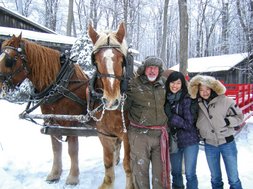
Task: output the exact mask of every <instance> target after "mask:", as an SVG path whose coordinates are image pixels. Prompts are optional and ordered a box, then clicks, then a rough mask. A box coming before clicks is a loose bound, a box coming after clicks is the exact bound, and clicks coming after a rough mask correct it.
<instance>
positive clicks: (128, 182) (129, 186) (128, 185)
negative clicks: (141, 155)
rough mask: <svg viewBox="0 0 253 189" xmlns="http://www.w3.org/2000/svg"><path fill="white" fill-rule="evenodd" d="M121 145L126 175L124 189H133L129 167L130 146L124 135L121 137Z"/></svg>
mask: <svg viewBox="0 0 253 189" xmlns="http://www.w3.org/2000/svg"><path fill="white" fill-rule="evenodd" d="M123 144H124V158H123V167H124V170H125V174H126V189H134V184H133V177H132V170H131V167H130V145H129V141H128V136H127V134H124V136H123Z"/></svg>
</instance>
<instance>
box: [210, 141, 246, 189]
mask: <svg viewBox="0 0 253 189" xmlns="http://www.w3.org/2000/svg"><path fill="white" fill-rule="evenodd" d="M205 153H206V159H207V163H208V166H209V169H210V172H211V184H212V189H223V181H222V173H221V165H220V157H221V156H222V158H223V161H224V164H225V169H226V172H227V177H228V183H229V185H230V189H242V185H241V181H240V179H239V175H238V170H237V148H236V144H235V141H232V142H230V143H226V144H222V145H219V146H218V147H216V146H213V145H209V144H205Z"/></svg>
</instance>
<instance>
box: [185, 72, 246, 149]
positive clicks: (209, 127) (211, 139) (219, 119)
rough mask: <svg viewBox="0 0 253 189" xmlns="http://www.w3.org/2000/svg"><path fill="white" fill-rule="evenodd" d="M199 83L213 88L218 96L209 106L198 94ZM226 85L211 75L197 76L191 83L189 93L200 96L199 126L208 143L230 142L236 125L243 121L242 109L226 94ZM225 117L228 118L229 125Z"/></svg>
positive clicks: (216, 144)
mask: <svg viewBox="0 0 253 189" xmlns="http://www.w3.org/2000/svg"><path fill="white" fill-rule="evenodd" d="M199 85H205V86H207V87H209V88H211V89H212V90H213V91H214V92H215V93H216V94H217V95H218V96H217V97H214V98H213V99H212V100H211V101H210V102H209V103H208V104H207V107H206V106H205V105H204V101H203V99H202V98H200V97H199V96H198V88H199ZM225 91H226V88H225V86H224V85H223V84H222V83H220V82H219V81H218V80H216V79H215V78H213V77H210V76H201V75H198V76H195V77H193V78H192V80H191V81H190V83H189V93H190V94H191V96H192V97H195V98H196V97H198V98H199V108H200V109H199V115H198V120H197V125H196V126H197V128H198V129H199V133H200V135H201V137H202V138H203V139H204V141H205V142H206V143H207V144H211V145H215V146H218V145H221V144H224V143H226V142H229V140H228V139H231V137H232V136H233V135H234V133H235V130H234V127H237V126H239V125H240V124H241V123H242V121H243V114H242V111H241V109H240V108H239V107H238V106H237V105H236V103H235V101H234V100H233V99H231V98H229V97H227V96H225V95H224V94H225ZM225 118H226V119H228V121H229V124H228V125H227V123H226V121H225Z"/></svg>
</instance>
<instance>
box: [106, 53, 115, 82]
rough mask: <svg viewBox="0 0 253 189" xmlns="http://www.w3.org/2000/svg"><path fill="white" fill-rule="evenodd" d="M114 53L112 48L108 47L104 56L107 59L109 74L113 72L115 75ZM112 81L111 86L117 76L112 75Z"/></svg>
mask: <svg viewBox="0 0 253 189" xmlns="http://www.w3.org/2000/svg"><path fill="white" fill-rule="evenodd" d="M113 56H114V54H113V53H112V49H107V50H106V51H105V52H104V58H105V60H106V68H107V72H108V74H112V75H114V70H113V60H112V58H113ZM109 80H110V83H111V87H113V82H114V81H115V78H112V77H110V79H109Z"/></svg>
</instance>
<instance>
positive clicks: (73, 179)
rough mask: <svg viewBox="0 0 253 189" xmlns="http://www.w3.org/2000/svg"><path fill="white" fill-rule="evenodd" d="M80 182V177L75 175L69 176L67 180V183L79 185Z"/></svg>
mask: <svg viewBox="0 0 253 189" xmlns="http://www.w3.org/2000/svg"><path fill="white" fill-rule="evenodd" d="M78 183H79V178H78V177H74V176H68V178H67V180H66V185H77V184H78Z"/></svg>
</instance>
